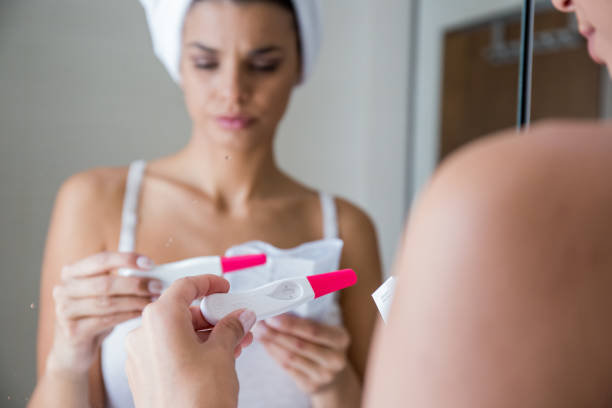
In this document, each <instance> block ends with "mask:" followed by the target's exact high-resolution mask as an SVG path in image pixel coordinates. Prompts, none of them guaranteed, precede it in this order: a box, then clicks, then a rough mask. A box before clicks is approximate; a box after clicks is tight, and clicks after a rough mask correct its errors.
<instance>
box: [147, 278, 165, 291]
mask: <svg viewBox="0 0 612 408" xmlns="http://www.w3.org/2000/svg"><path fill="white" fill-rule="evenodd" d="M162 289H163V286H162V283H161V282H160V281H157V280H152V281H149V292H151V293H161V291H162Z"/></svg>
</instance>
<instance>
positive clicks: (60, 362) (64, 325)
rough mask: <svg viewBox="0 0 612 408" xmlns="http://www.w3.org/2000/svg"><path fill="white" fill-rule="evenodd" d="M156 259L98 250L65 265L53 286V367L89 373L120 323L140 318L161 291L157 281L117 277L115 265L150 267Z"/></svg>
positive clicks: (145, 268) (48, 364)
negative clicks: (112, 271)
mask: <svg viewBox="0 0 612 408" xmlns="http://www.w3.org/2000/svg"><path fill="white" fill-rule="evenodd" d="M152 266H153V262H152V261H151V260H150V259H149V258H147V257H145V256H139V255H137V254H134V253H117V252H104V253H99V254H96V255H93V256H90V257H88V258H85V259H83V260H80V261H78V262H76V263H74V264H72V265H68V266H65V267H64V268H63V269H62V280H61V283H60V284H59V285H57V286H55V287H54V288H53V297H54V300H55V315H56V324H55V334H54V339H53V346H52V348H51V352H50V354H49V357H48V359H47V369H48V370H56V371H57V370H60V371H62V372H69V373H73V374H84V373H86V372H87V371H88V370H89V368H90V366H91V364H92V363H93V361H94V359H95V358H96V354H97V351H98V348H99V347H100V345H101V344H102V340H104V338H105V337H106V336H107V335H108V334H109V333H110V332H111V331H112V329H113V328H114V327H115V326H116V325H117V324H119V323H122V322H124V321H126V320H130V319H133V318H135V317H138V316H140V314H141V312H142V310H143V309H144V308H145V306H146V305H147V304H149V303H151V299H152V297H153V296H158V295H159V293H160V292H161V288H162V284H161V282H159V281H158V280H154V279H147V278H141V277H124V276H116V275H112V274H111V273H110V272H111V270H113V269H116V268H130V269H141V270H147V269H150V268H151V267H152Z"/></svg>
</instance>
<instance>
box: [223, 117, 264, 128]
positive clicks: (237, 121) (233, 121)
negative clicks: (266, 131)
mask: <svg viewBox="0 0 612 408" xmlns="http://www.w3.org/2000/svg"><path fill="white" fill-rule="evenodd" d="M216 120H217V123H218V124H219V126H221V127H222V128H223V129H226V130H242V129H246V128H248V127H249V126H251V125H252V124H253V123H254V122H255V119H254V118H251V117H247V116H217V117H216Z"/></svg>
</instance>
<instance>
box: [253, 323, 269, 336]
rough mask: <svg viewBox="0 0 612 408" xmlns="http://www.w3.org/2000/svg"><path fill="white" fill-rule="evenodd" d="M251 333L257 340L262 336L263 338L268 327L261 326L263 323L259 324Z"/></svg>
mask: <svg viewBox="0 0 612 408" xmlns="http://www.w3.org/2000/svg"><path fill="white" fill-rule="evenodd" d="M251 332H252V333H253V337H255V338H260V337H261V336H263V335H264V334H266V332H267V329H266V326H265V325H263V324H261V322H259V323H257V324H256V325H255V327H253V329H252V330H251Z"/></svg>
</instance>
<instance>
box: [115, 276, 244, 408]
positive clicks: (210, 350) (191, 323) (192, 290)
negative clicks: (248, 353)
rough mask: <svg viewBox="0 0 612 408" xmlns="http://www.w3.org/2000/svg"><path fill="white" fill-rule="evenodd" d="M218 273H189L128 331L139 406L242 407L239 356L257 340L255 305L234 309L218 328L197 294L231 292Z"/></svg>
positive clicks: (132, 383)
mask: <svg viewBox="0 0 612 408" xmlns="http://www.w3.org/2000/svg"><path fill="white" fill-rule="evenodd" d="M228 290H229V283H228V282H227V281H226V280H225V279H223V278H221V277H218V276H213V275H203V276H194V277H189V278H183V279H180V280H178V281H176V282H175V283H173V284H172V286H170V288H168V290H167V291H165V292H164V294H163V295H162V296H161V297H160V298H159V300H158V301H157V302H155V303H154V304H152V305H150V306H147V307H146V308H145V310H144V312H143V317H142V326H141V327H139V328H138V329H136V330H134V331H132V332H131V333H130V334H128V336H127V338H126V350H127V354H128V358H127V362H126V372H127V376H128V381H129V383H130V389H131V390H132V394H133V395H134V402H135V405H136V406H137V407H148V408H155V407H169V406H177V407H196V406H198V407H214V408H223V407H236V404H237V403H238V377H237V375H236V368H235V366H236V360H235V359H236V357H237V356H238V355H240V352H241V351H242V348H243V347H246V346H248V345H249V344H251V341H252V340H253V335H252V334H251V333H249V330H250V329H251V327H252V326H253V324H254V323H255V314H254V313H253V312H251V311H243V310H239V311H236V312H233V313H231V314H229V315H228V316H226V317H225V318H223V319H222V320H221V321H219V322H218V323H217V325H216V326H215V327H214V328H213V329H212V331H211V332H209V333H207V332H203V330H207V329H210V328H212V325H211V324H209V323H208V322H207V321H206V320H205V319H204V317H203V316H202V313H201V312H200V308H199V307H198V306H190V305H191V303H192V302H193V301H194V300H195V299H199V298H201V297H203V296H206V295H209V294H212V293H225V292H227V291H228Z"/></svg>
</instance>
